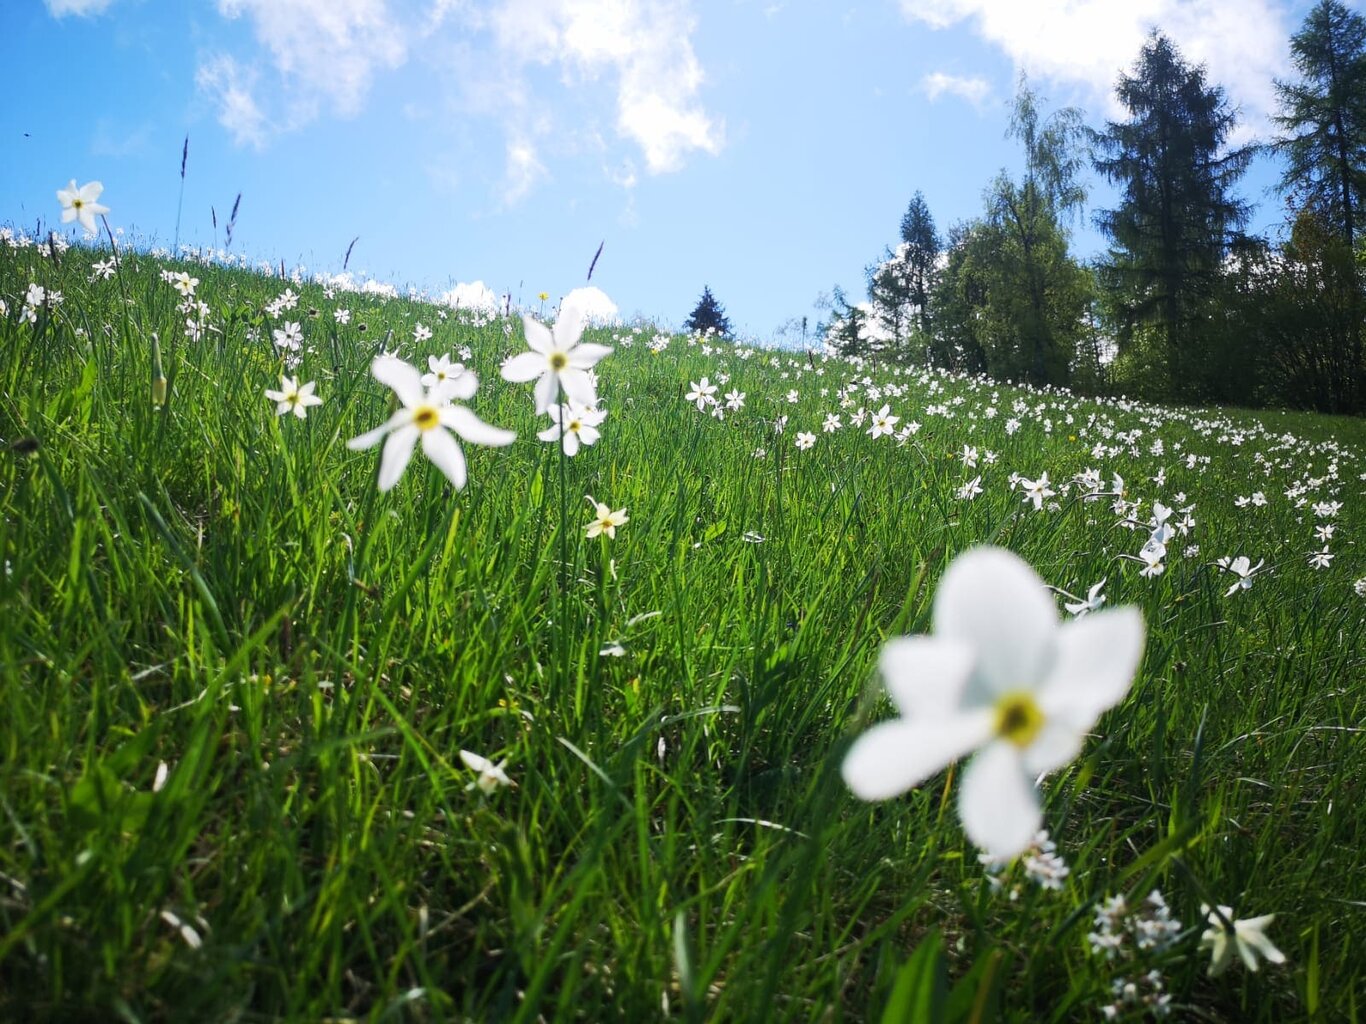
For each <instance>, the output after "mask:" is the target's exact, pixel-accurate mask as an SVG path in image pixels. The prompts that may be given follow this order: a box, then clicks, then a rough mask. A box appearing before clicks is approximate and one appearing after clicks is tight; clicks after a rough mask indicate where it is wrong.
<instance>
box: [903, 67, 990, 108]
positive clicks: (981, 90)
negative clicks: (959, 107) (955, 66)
mask: <svg viewBox="0 0 1366 1024" xmlns="http://www.w3.org/2000/svg"><path fill="white" fill-rule="evenodd" d="M920 87H921V88H922V89H924V90H925V95H926V96H928V97H929V98H930V101H931V102H933V101H934V100H937V99H939V97H940V96H946V95H947V96H957V97H958V98H959V99H964V100H967V101H968V102H969V103H971V104H972V105H973V106H974V107H977V108H979V109H980V108H981V107H982V106H984V105H985V104H986V101H987V98H988V97H989V96H990V95H991V83H990V82H988V81H987V80H986V79H985V78H979V77H977V76H973V77H971V78H967V77H963V76H961V75H950V74H946V73H945V72H943V71H935V72H934V73H932V74H929V75H926V76H925V77H924V78H922V79H921V80H920Z"/></svg>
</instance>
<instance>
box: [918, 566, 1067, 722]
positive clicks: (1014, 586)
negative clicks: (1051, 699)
mask: <svg viewBox="0 0 1366 1024" xmlns="http://www.w3.org/2000/svg"><path fill="white" fill-rule="evenodd" d="M1057 624H1058V612H1057V609H1056V608H1055V607H1054V605H1053V598H1052V595H1051V594H1050V593H1049V591H1048V589H1047V588H1046V587H1045V586H1044V583H1043V580H1041V579H1039V577H1038V574H1037V573H1035V572H1034V570H1033V569H1031V568H1030V567H1029V565H1028V564H1027V563H1026V562H1025V561H1024V560H1023V559H1021V558H1020V557H1019V556H1018V555H1014V554H1012V553H1011V552H1009V551H1006V550H1004V549H1003V548H991V547H978V548H973V549H971V550H969V551H967V552H964V553H963V554H961V555H959V556H958V557H957V558H955V559H954V560H953V564H952V565H950V566H949V568H948V571H947V572H945V573H944V578H943V579H942V580H941V581H940V583H939V590H938V593H936V595H935V599H934V632H935V635H936V636H940V637H945V638H947V639H951V640H960V641H962V642H963V643H965V644H967V645H968V646H969V647H970V648H972V651H973V653H974V654H975V655H976V663H975V668H974V671H973V678H972V681H971V683H970V685H969V690H968V697H967V699H968V701H969V702H971V703H984V702H986V701H987V700H990V699H991V697H992V696H994V695H997V694H1001V693H1007V692H1009V691H1011V690H1032V689H1033V688H1034V687H1035V685H1036V684H1037V683H1038V682H1039V681H1040V680H1042V679H1043V678H1044V674H1045V672H1046V671H1047V669H1048V662H1049V659H1050V657H1051V655H1052V641H1053V636H1054V634H1055V633H1056V631H1057Z"/></svg>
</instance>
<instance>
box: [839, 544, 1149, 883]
mask: <svg viewBox="0 0 1366 1024" xmlns="http://www.w3.org/2000/svg"><path fill="white" fill-rule="evenodd" d="M933 618H934V635H933V636H912V637H900V638H898V639H894V640H891V641H889V642H888V643H887V644H885V645H884V646H883V649H882V656H881V658H880V660H879V667H880V670H881V674H882V677H883V680H884V681H885V683H886V685H887V690H888V692H889V693H890V694H891V697H892V701H893V703H895V704H896V706H897V709H898V710H899V711H900V712H901V717H900V718H897V719H895V720H893V721H889V722H882V723H880V724H878V725H875V726H873V727H872V728H871V729H869V730H868V731H867V732H866V733H864V734H863V735H862V736H860V737H859V738H858V739H857V740H855V741H854V744H853V746H852V747H851V748H850V750H849V753H848V755H847V756H846V757H845V759H844V764H843V767H842V771H843V775H844V780H845V782H846V783H847V784H848V785H849V788H850V789H852V790H853V792H854V794H855V795H856V796H858V797H860V798H861V799H864V800H886V799H888V798H890V797H894V796H897V795H898V794H900V793H904V792H905V791H906V790H908V789H910V788H911V787H913V786H916V785H919V784H920V783H921V782H923V781H924V780H925V779H927V778H929V777H930V776H931V775H933V774H934V773H935V772H937V771H939V770H940V769H941V768H943V767H945V766H946V765H948V764H949V763H950V762H952V761H956V760H958V759H959V758H961V757H965V756H966V755H968V754H970V753H972V752H973V751H978V753H977V756H976V757H974V758H973V759H972V762H971V763H970V764H969V765H968V766H967V768H966V769H965V770H964V772H963V781H962V785H961V788H960V792H959V801H958V808H959V817H960V818H961V819H962V821H963V828H964V829H965V830H966V832H967V835H968V838H969V839H971V840H972V842H973V843H975V844H976V845H977V846H979V847H981V848H982V849H983V850H985V851H986V852H987V853H989V854H991V855H992V856H993V857H998V858H1002V857H1004V858H1009V857H1014V856H1016V855H1017V854H1019V853H1020V852H1021V851H1022V850H1024V849H1025V848H1026V847H1027V846H1028V845H1029V843H1030V841H1031V840H1032V839H1033V837H1034V835H1035V833H1037V832H1038V830H1039V829H1040V827H1042V824H1043V811H1042V809H1041V807H1040V804H1039V797H1038V794H1037V792H1036V791H1035V788H1034V779H1035V778H1036V777H1037V776H1039V775H1041V774H1043V773H1045V772H1050V771H1053V770H1055V769H1057V768H1060V767H1062V766H1063V765H1065V764H1067V763H1068V762H1069V761H1071V760H1072V759H1073V758H1074V757H1076V756H1077V753H1078V752H1079V751H1080V750H1081V746H1082V742H1083V741H1084V740H1085V738H1086V733H1087V730H1089V729H1090V728H1091V727H1092V726H1093V725H1094V724H1095V722H1096V719H1098V718H1099V717H1100V715H1101V713H1102V712H1103V711H1105V710H1106V709H1107V708H1110V707H1112V706H1113V705H1114V704H1116V703H1118V702H1119V701H1120V700H1121V699H1122V698H1123V697H1124V695H1125V694H1126V693H1127V692H1128V690H1129V685H1130V682H1131V681H1132V679H1133V675H1134V671H1135V670H1136V669H1137V667H1138V662H1139V659H1140V657H1141V656H1142V654H1143V640H1144V629H1143V617H1142V614H1141V613H1140V612H1139V611H1138V609H1137V608H1134V607H1124V608H1114V609H1110V610H1106V611H1100V612H1095V613H1093V614H1090V615H1087V616H1086V617H1085V618H1079V619H1072V620H1070V621H1068V622H1065V623H1062V624H1060V623H1059V621H1058V612H1057V609H1056V608H1055V606H1054V604H1053V599H1052V596H1051V595H1050V593H1049V591H1048V589H1047V587H1045V585H1044V583H1043V581H1042V580H1041V579H1039V577H1038V575H1037V574H1036V573H1035V572H1034V570H1033V569H1031V568H1030V567H1029V566H1028V565H1027V564H1026V563H1025V562H1024V561H1023V560H1021V559H1020V558H1019V557H1018V556H1016V555H1014V554H1012V553H1010V552H1009V551H1005V550H1002V549H1000V548H991V547H979V548H974V549H972V550H969V551H967V552H965V553H963V554H962V555H960V556H959V557H958V558H956V559H955V560H954V562H953V564H952V565H950V566H949V568H948V571H947V572H945V574H944V578H943V580H942V581H941V582H940V584H939V590H938V593H937V594H936V595H935V600H934V613H933Z"/></svg>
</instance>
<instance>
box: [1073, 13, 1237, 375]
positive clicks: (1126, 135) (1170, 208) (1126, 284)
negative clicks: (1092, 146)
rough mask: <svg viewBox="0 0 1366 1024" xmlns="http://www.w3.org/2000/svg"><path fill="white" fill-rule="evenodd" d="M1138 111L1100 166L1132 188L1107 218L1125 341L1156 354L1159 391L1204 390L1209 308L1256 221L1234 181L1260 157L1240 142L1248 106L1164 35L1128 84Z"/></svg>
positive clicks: (1115, 134)
mask: <svg viewBox="0 0 1366 1024" xmlns="http://www.w3.org/2000/svg"><path fill="white" fill-rule="evenodd" d="M1116 93H1117V94H1118V96H1119V99H1120V102H1121V103H1122V104H1123V105H1124V106H1125V107H1126V108H1128V111H1129V119H1128V120H1127V121H1123V122H1119V123H1116V122H1111V123H1110V124H1109V125H1108V126H1107V128H1106V131H1105V132H1103V133H1101V134H1100V135H1099V136H1098V137H1097V149H1098V153H1099V155H1098V157H1097V158H1096V160H1095V166H1096V170H1097V171H1098V172H1099V173H1100V174H1102V175H1103V176H1104V177H1105V178H1107V179H1108V180H1109V181H1110V182H1112V183H1114V184H1116V185H1118V186H1119V187H1120V190H1121V198H1120V204H1119V206H1118V207H1117V208H1116V209H1113V210H1107V211H1102V212H1101V214H1100V215H1099V216H1098V218H1097V220H1098V223H1099V226H1100V228H1101V229H1102V230H1103V231H1104V232H1105V233H1106V234H1107V235H1108V236H1109V238H1110V240H1111V243H1112V245H1111V248H1110V252H1109V258H1108V262H1107V263H1106V264H1105V265H1104V266H1103V267H1102V268H1101V269H1102V278H1103V280H1104V281H1105V282H1106V285H1107V287H1109V288H1110V289H1111V290H1112V296H1113V298H1114V303H1113V306H1114V308H1115V309H1117V310H1118V311H1119V314H1120V323H1119V325H1118V326H1119V341H1120V343H1121V348H1122V349H1126V348H1127V349H1133V350H1134V351H1136V352H1137V353H1138V354H1139V355H1140V356H1141V357H1146V358H1145V359H1144V362H1145V364H1146V367H1147V370H1148V372H1149V375H1150V376H1152V375H1158V374H1160V375H1161V376H1162V377H1164V378H1165V379H1164V380H1151V381H1150V384H1151V385H1152V386H1153V389H1154V390H1157V391H1161V392H1166V393H1179V394H1182V395H1183V397H1187V398H1194V397H1198V396H1199V393H1200V383H1199V378H1200V374H1201V373H1202V372H1203V369H1204V367H1203V364H1202V358H1203V357H1202V349H1203V346H1204V344H1205V342H1206V341H1207V340H1208V337H1207V332H1208V330H1209V326H1208V325H1209V315H1208V314H1209V311H1210V309H1209V307H1210V304H1211V302H1212V301H1213V296H1214V294H1215V290H1216V287H1217V285H1218V283H1219V278H1220V272H1221V266H1222V261H1223V257H1224V254H1225V253H1226V252H1227V248H1228V244H1229V242H1230V240H1231V239H1232V237H1233V236H1234V234H1235V232H1236V231H1237V229H1238V228H1239V227H1240V226H1241V225H1242V223H1243V222H1244V221H1245V220H1246V218H1247V206H1246V204H1245V203H1243V202H1241V201H1239V200H1238V199H1237V198H1236V197H1235V196H1233V195H1232V192H1231V190H1232V187H1233V185H1234V183H1235V182H1236V181H1237V180H1238V178H1239V177H1240V176H1241V175H1242V173H1243V171H1244V170H1246V168H1247V164H1248V161H1249V160H1250V159H1251V157H1252V151H1251V149H1249V148H1247V147H1243V148H1239V149H1234V150H1229V149H1227V148H1226V143H1227V141H1228V138H1229V136H1230V134H1231V132H1232V131H1233V128H1234V126H1235V124H1236V120H1237V117H1236V114H1235V113H1234V111H1233V110H1232V109H1230V107H1229V106H1228V104H1227V102H1226V100H1225V98H1224V91H1223V89H1221V88H1219V87H1218V86H1211V85H1208V84H1207V83H1206V81H1205V70H1204V68H1203V67H1202V66H1195V67H1191V66H1190V65H1188V64H1187V63H1186V62H1185V61H1184V60H1183V59H1182V58H1181V54H1180V53H1179V52H1178V51H1177V49H1176V47H1175V46H1174V45H1173V44H1172V42H1171V40H1169V39H1168V38H1167V37H1166V36H1164V35H1162V34H1161V33H1159V32H1156V31H1155V32H1153V34H1152V35H1151V36H1149V38H1148V41H1147V42H1146V43H1145V44H1144V46H1143V49H1142V51H1141V52H1140V53H1139V57H1138V61H1137V63H1136V64H1135V66H1134V70H1133V73H1132V74H1130V75H1123V74H1122V75H1121V76H1120V78H1119V83H1118V85H1117V86H1116Z"/></svg>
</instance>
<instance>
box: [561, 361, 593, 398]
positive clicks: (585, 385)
mask: <svg viewBox="0 0 1366 1024" xmlns="http://www.w3.org/2000/svg"><path fill="white" fill-rule="evenodd" d="M560 384H561V385H563V387H564V393H565V394H566V395H568V396H569V399H570V401H573V402H577V403H578V404H579V405H596V404H597V401H598V396H597V394H596V393H595V392H594V391H593V381H592V380H591V379H590V378H589V376H588V373H587V371H585V370H576V369H574V368H573V367H570V368H569V369H566V370H561V371H560Z"/></svg>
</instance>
